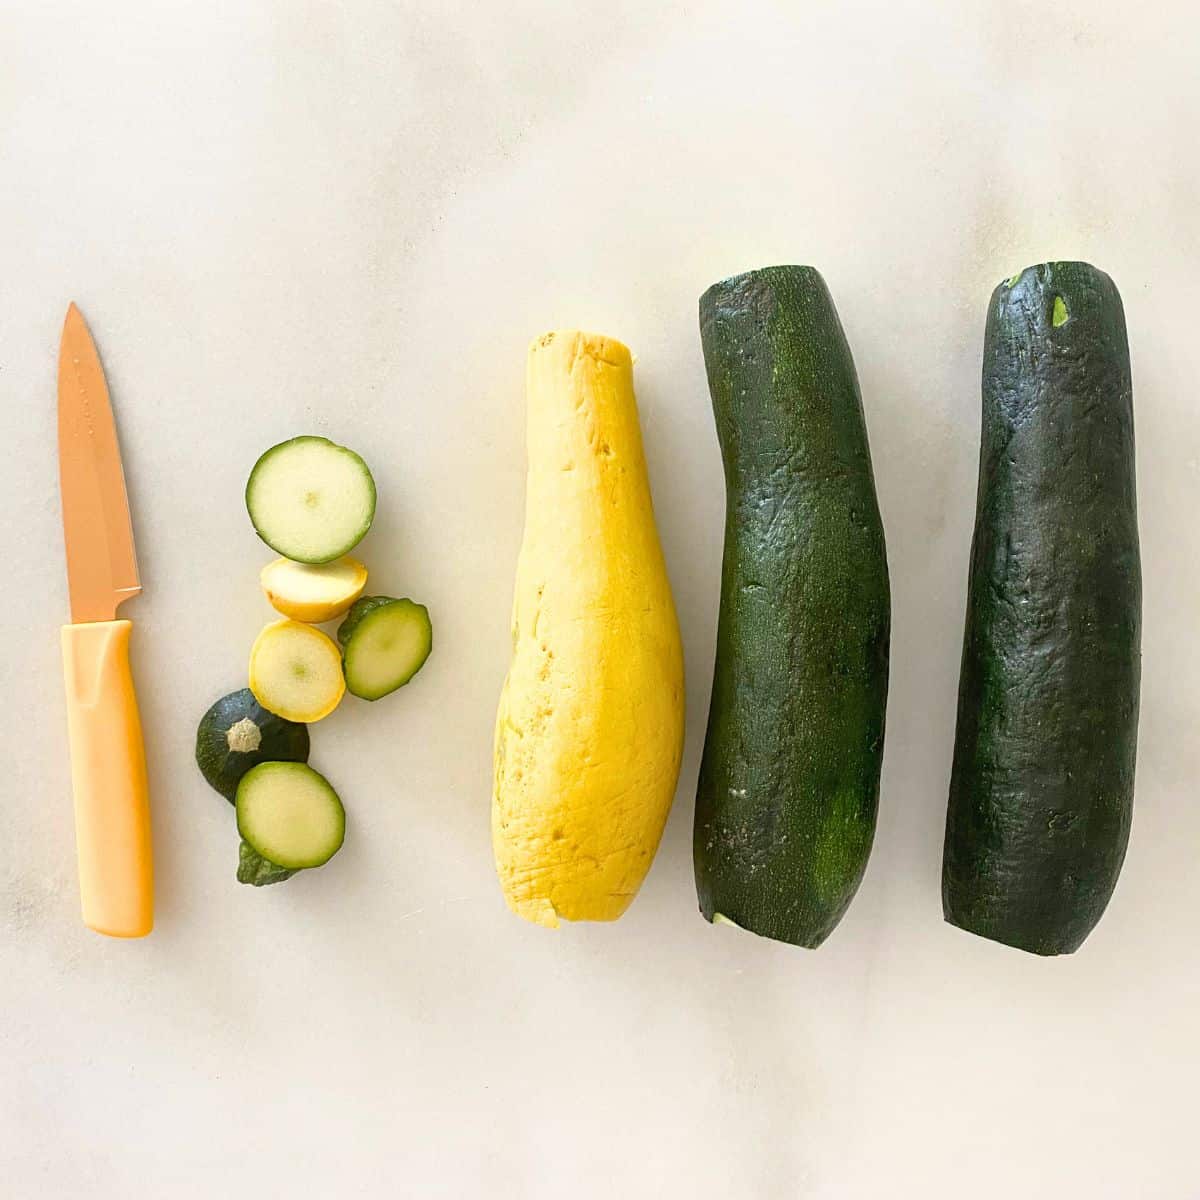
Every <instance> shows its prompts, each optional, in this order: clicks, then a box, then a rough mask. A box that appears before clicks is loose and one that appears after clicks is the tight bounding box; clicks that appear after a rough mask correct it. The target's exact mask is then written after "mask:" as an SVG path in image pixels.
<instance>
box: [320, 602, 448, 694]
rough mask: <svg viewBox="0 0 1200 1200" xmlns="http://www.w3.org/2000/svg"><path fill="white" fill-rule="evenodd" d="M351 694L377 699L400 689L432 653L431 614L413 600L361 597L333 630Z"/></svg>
mask: <svg viewBox="0 0 1200 1200" xmlns="http://www.w3.org/2000/svg"><path fill="white" fill-rule="evenodd" d="M337 636H338V641H339V642H341V643H342V670H343V673H344V674H345V677H346V687H347V688H348V689H349V691H350V693H351V695H354V696H359V697H361V698H362V699H363V700H378V699H379V698H380V697H381V696H386V695H387V694H388V693H389V692H394V691H395V690H396V689H397V688H399V687H403V686H404V685H405V684H406V683H407V682H408V681H409V680H410V679H411V678H412V677H413V676H414V675H415V674H416V673H417V672H418V671H419V670H420V669H421V667H422V666H423V665H424V663H425V660H426V659H427V658H428V657H429V652H430V650H432V649H433V625H432V624H431V623H430V620H429V610H428V609H427V608H426V607H425V605H423V604H416V603H414V602H413V601H412V600H393V599H392V598H391V597H390V596H364V597H363V598H362V599H361V600H357V601H355V603H354V605H353V607H352V608H351V609H350V611H349V612H348V613H347V614H346V619H345V620H344V621H343V622H342V624H341V626H340V627H339V629H338V632H337Z"/></svg>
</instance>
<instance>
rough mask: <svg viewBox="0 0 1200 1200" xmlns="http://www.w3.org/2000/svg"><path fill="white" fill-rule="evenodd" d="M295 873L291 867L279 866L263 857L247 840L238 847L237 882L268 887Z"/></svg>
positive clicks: (289, 877)
mask: <svg viewBox="0 0 1200 1200" xmlns="http://www.w3.org/2000/svg"><path fill="white" fill-rule="evenodd" d="M295 874H296V872H295V870H293V869H292V868H291V867H281V866H279V865H278V864H276V863H273V862H270V861H269V860H267V859H265V858H263V856H262V855H261V854H259V852H258V851H257V850H255V848H254V847H253V846H251V845H250V843H249V842H242V844H241V845H240V846H239V847H238V868H237V881H238V883H248V884H250V886H251V887H269V886H270V885H271V884H273V883H283V881H284V880H285V879H291V877H292V876H293V875H295Z"/></svg>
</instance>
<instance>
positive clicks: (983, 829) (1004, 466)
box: [942, 262, 1142, 954]
mask: <svg viewBox="0 0 1200 1200" xmlns="http://www.w3.org/2000/svg"><path fill="white" fill-rule="evenodd" d="M1141 594H1142V588H1141V566H1140V558H1139V551H1138V528H1137V501H1136V494H1135V481H1134V442H1133V389H1132V383H1131V379H1130V371H1129V348H1128V344H1127V339H1126V332H1125V314H1124V310H1123V308H1122V306H1121V297H1120V295H1119V294H1118V292H1117V289H1116V286H1115V285H1114V284H1113V281H1112V280H1111V279H1110V278H1109V277H1108V276H1107V275H1105V274H1104V272H1102V271H1098V270H1096V268H1095V267H1092V266H1089V265H1088V264H1087V263H1079V262H1057V263H1043V264H1042V265H1040V266H1036V267H1029V268H1028V269H1027V270H1025V271H1023V272H1021V274H1020V275H1018V276H1014V277H1013V278H1012V279H1011V280H1009V281H1008V282H1006V283H1002V284H1001V285H1000V286H999V287H998V288H996V290H995V292H993V294H992V299H991V304H990V306H989V308H988V319H987V331H986V333H985V335H984V352H983V431H982V438H981V446H980V455H979V492H978V502H977V509H976V516H975V536H974V542H973V545H972V549H971V568H970V584H969V591H968V597H967V617H966V632H965V636H964V639H963V656H962V672H961V675H960V679H959V696H958V728H957V733H956V736H955V743H954V768H953V772H952V776H951V782H950V802H949V808H948V812H947V818H946V842H945V851H944V857H943V864H942V900H943V909H944V912H945V916H946V920H947V921H949V922H951V923H952V924H954V925H958V926H960V927H961V928H963V929H966V930H969V931H970V932H972V933H977V934H979V935H980V936H982V937H986V938H991V939H993V940H994V941H998V942H1003V943H1005V944H1007V945H1010V946H1016V947H1018V948H1019V949H1022V950H1028V951H1031V952H1032V953H1034V954H1070V953H1071V952H1072V951H1074V950H1076V949H1078V947H1079V946H1080V944H1081V943H1082V942H1083V940H1084V938H1086V937H1087V935H1088V934H1089V933H1090V932H1091V930H1092V928H1093V927H1094V926H1095V924H1096V922H1097V921H1098V920H1099V919H1100V916H1101V914H1102V913H1103V912H1104V909H1105V907H1106V905H1107V904H1108V900H1109V897H1110V896H1111V894H1112V891H1113V888H1114V887H1115V885H1116V882H1117V875H1118V874H1119V872H1120V870H1121V864H1122V862H1123V860H1124V857H1125V847H1126V843H1127V841H1128V839H1129V826H1130V821H1131V819H1132V808H1133V777H1134V764H1135V759H1136V754H1137V722H1138V698H1139V680H1140V673H1141V650H1140V645H1141Z"/></svg>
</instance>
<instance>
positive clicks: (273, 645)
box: [250, 617, 346, 723]
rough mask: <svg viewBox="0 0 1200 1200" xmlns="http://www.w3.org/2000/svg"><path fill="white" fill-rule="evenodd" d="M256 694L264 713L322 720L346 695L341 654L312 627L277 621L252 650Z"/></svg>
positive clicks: (268, 627) (255, 643)
mask: <svg viewBox="0 0 1200 1200" xmlns="http://www.w3.org/2000/svg"><path fill="white" fill-rule="evenodd" d="M250 690H251V691H252V692H253V693H254V698H255V699H256V700H257V701H258V702H259V704H261V705H262V706H263V708H265V709H269V710H270V711H271V712H273V713H275V714H276V715H277V716H280V717H284V718H285V719H286V720H288V721H303V722H305V723H311V722H313V721H319V720H320V719H321V718H322V717H327V716H329V714H330V713H331V712H333V710H334V709H335V708H337V706H338V701H340V700H341V698H342V695H343V693H344V692H345V691H346V681H345V679H344V678H343V676H342V656H341V652H340V651H339V650H338V648H337V644H336V643H335V642H334V641H333V639H332V638H331V637H329V636H328V635H327V634H324V633H322V632H321V631H320V630H319V629H314V628H313V627H312V626H311V625H304V624H302V623H301V622H300V621H292V620H290V619H288V618H286V617H285V618H284V619H283V620H282V621H274V622H272V623H271V624H270V625H268V626H266V627H265V628H264V629H263V631H262V632H261V633H260V634H259V635H258V637H257V638H255V639H254V645H253V647H251V650H250Z"/></svg>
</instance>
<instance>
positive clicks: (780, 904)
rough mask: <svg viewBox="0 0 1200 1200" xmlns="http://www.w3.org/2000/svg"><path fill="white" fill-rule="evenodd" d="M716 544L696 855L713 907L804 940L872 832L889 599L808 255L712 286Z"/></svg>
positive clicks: (857, 870) (726, 918)
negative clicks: (720, 492) (721, 493)
mask: <svg viewBox="0 0 1200 1200" xmlns="http://www.w3.org/2000/svg"><path fill="white" fill-rule="evenodd" d="M700 333H701V340H702V343H703V347H704V362H705V366H706V368H707V372H708V385H709V390H710V391H711V393H712V403H713V412H714V414H715V417H716V425H717V434H718V437H719V439H720V443H721V452H722V456H723V458H724V464H725V489H726V512H725V553H724V563H723V566H722V571H721V610H720V620H719V624H718V630H717V654H716V667H715V672H714V675H713V688H712V704H711V707H710V710H709V718H708V732H707V736H706V738H705V743H704V754H703V759H702V762H701V768H700V780H699V785H698V788H697V795H696V820H695V830H694V859H695V869H696V885H697V891H698V893H699V898H700V910H701V912H702V913H703V914H704V916H705V917H706V918H707V919H708V920H710V921H720V922H728V923H730V924H735V925H738V926H740V927H741V928H743V929H748V930H751V931H752V932H754V933H757V934H761V935H763V936H765V937H771V938H776V939H778V940H779V941H783V942H790V943H793V944H795V945H799V946H808V947H815V946H818V945H820V943H821V942H822V941H824V939H825V938H826V937H827V936H828V935H829V933H830V931H831V930H832V929H833V928H834V926H835V925H836V924H837V923H838V921H839V920H840V919H841V917H842V914H843V913H844V912H845V911H846V908H847V906H848V905H849V903H850V901H851V899H852V898H853V896H854V893H855V891H856V890H857V888H858V885H859V882H860V880H861V879H862V875H863V871H864V870H865V868H866V863H867V857H868V855H869V853H870V849H871V842H872V839H873V837H874V832H875V816H876V809H877V807H878V799H879V773H880V765H881V759H882V755H883V734H884V716H885V709H886V705H887V681H888V639H889V629H890V621H891V602H890V594H889V585H888V571H887V556H886V551H885V547H884V537H883V526H882V523H881V521H880V517H879V507H878V504H877V502H876V497H875V482H874V476H873V474H872V470H871V455H870V450H869V448H868V444H867V431H866V426H865V423H864V420H863V410H862V401H861V398H860V396H859V389H858V379H857V376H856V374H855V371H854V362H853V360H852V358H851V356H850V348H849V346H848V345H847V344H846V338H845V335H844V334H843V332H842V327H841V323H840V322H839V320H838V316H837V312H836V310H835V309H834V306H833V301H832V299H831V298H830V295H829V291H828V289H827V288H826V286H825V281H824V280H823V279H822V278H821V276H820V274H819V273H818V272H817V271H815V270H814V269H813V268H811V267H769V268H767V269H765V270H761V271H752V272H750V273H748V274H745V275H738V276H736V277H735V278H733V279H727V280H725V281H724V282H723V283H718V284H716V285H714V286H713V287H711V288H709V290H708V291H707V292H705V293H704V295H703V296H702V297H701V299H700Z"/></svg>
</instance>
